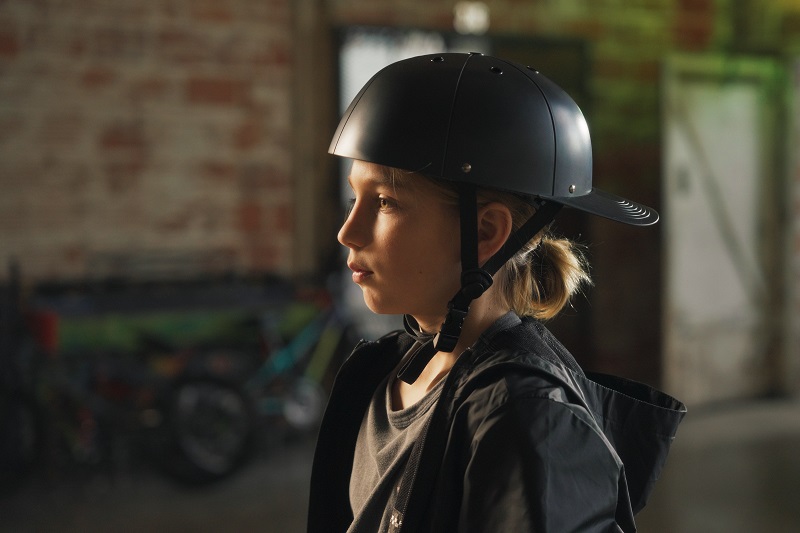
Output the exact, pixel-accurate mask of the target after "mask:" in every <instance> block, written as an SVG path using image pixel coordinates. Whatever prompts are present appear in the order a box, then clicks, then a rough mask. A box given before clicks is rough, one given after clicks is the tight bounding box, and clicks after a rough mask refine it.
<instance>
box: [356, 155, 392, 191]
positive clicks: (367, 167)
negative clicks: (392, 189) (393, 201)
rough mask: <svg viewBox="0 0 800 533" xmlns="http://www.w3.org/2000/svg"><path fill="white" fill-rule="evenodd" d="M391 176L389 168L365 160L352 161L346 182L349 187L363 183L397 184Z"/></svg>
mask: <svg viewBox="0 0 800 533" xmlns="http://www.w3.org/2000/svg"><path fill="white" fill-rule="evenodd" d="M395 181H396V180H394V179H393V177H392V172H391V169H389V168H387V167H382V166H380V165H376V164H374V163H367V162H365V161H358V160H355V161H353V166H352V167H351V168H350V174H349V175H348V176H347V183H349V184H350V186H351V187H354V186H356V185H357V184H361V183H365V184H372V185H397V184H396V183H394V182H395Z"/></svg>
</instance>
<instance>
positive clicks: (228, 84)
mask: <svg viewBox="0 0 800 533" xmlns="http://www.w3.org/2000/svg"><path fill="white" fill-rule="evenodd" d="M250 90H251V83H250V82H249V81H247V80H242V79H235V78H228V77H192V78H190V79H189V80H187V82H186V99H187V101H188V102H189V103H192V104H210V105H232V104H245V103H247V102H249V101H250Z"/></svg>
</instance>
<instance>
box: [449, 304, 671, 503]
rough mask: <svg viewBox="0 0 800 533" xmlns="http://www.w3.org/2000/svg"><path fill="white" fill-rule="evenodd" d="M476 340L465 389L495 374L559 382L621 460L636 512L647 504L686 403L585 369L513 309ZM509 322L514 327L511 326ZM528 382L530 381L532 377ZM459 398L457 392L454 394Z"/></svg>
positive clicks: (536, 324)
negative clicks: (599, 430)
mask: <svg viewBox="0 0 800 533" xmlns="http://www.w3.org/2000/svg"><path fill="white" fill-rule="evenodd" d="M510 315H511V316H509V315H506V317H504V318H503V319H501V322H502V321H505V326H506V327H505V328H503V324H502V323H501V324H499V326H500V327H499V328H497V329H499V331H487V333H486V334H484V336H483V337H482V338H481V340H479V341H478V343H477V344H476V346H475V350H474V352H473V353H472V354H471V355H470V357H471V358H472V364H471V365H470V366H471V371H470V372H468V373H467V374H464V375H463V376H462V377H461V379H460V382H459V384H458V386H459V388H461V389H462V393H461V395H463V391H464V390H467V389H469V388H470V387H474V386H476V385H477V384H478V383H481V382H486V381H489V380H491V379H493V376H495V375H508V374H509V373H512V374H513V373H522V374H524V375H526V376H528V378H530V376H534V377H535V376H538V377H540V378H541V384H542V386H549V387H553V385H554V384H555V385H556V386H557V387H558V389H560V393H563V394H564V397H565V400H566V401H569V402H571V403H576V404H579V405H581V406H582V407H584V408H585V409H586V410H587V411H588V412H589V413H590V414H591V415H592V416H593V418H594V419H595V421H596V422H597V425H598V426H599V428H600V429H601V430H602V432H603V434H604V435H605V436H606V438H607V439H608V441H609V442H610V444H611V445H612V446H613V448H614V450H615V451H616V452H617V454H618V456H619V458H620V459H621V461H622V463H623V465H624V469H625V476H626V478H627V484H628V492H629V497H630V500H631V508H632V511H633V513H634V514H636V513H638V512H639V511H640V510H641V509H642V508H644V507H645V505H646V503H647V499H648V497H649V495H650V492H651V491H652V489H653V485H654V484H655V482H656V481H657V480H658V478H659V476H660V474H661V471H662V469H663V467H664V464H665V462H666V458H667V454H668V453H669V448H670V446H671V444H672V441H673V440H674V438H675V434H676V432H677V429H678V425H679V424H680V422H681V420H682V419H683V417H684V416H685V415H686V407H685V406H684V404H682V403H681V402H680V401H678V400H676V399H675V398H673V397H671V396H669V395H667V394H665V393H663V392H661V391H658V390H656V389H655V388H652V387H650V386H648V385H645V384H642V383H639V382H635V381H632V380H628V379H625V378H620V377H617V376H611V375H606V374H600V373H593V372H586V373H584V372H583V371H582V370H581V368H580V366H579V365H578V364H577V362H576V361H575V359H574V358H573V357H572V355H571V354H570V353H569V351H568V350H567V349H566V348H565V347H564V346H563V345H562V344H561V343H560V342H559V341H558V340H557V339H556V338H555V337H554V336H553V334H552V333H550V331H549V330H547V328H545V327H544V326H543V325H542V324H541V323H540V322H538V321H536V320H534V319H530V318H523V319H520V318H518V317H516V315H514V314H513V313H511V314H510ZM509 323H511V324H513V325H509ZM527 383H530V379H528V381H527ZM456 395H457V396H458V395H459V393H457V394H456Z"/></svg>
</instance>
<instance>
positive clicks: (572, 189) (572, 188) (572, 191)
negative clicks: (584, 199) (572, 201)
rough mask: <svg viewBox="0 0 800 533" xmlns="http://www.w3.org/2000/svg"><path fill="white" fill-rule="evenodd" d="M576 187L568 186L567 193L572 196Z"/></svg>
mask: <svg viewBox="0 0 800 533" xmlns="http://www.w3.org/2000/svg"><path fill="white" fill-rule="evenodd" d="M575 189H576V187H575V186H574V185H570V186H569V193H570V194H572V193H574V192H575Z"/></svg>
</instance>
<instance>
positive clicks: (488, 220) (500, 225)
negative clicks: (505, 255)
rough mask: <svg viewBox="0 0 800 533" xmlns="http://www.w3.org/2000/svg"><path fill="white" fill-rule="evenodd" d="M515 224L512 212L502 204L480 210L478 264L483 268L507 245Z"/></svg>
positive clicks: (486, 206) (493, 204) (494, 203)
mask: <svg viewBox="0 0 800 533" xmlns="http://www.w3.org/2000/svg"><path fill="white" fill-rule="evenodd" d="M512 229H513V222H512V217H511V210H510V209H509V208H508V206H506V205H505V204H502V203H500V202H490V203H488V204H486V205H485V206H483V207H480V208H479V209H478V264H480V265H481V266H483V264H484V263H486V261H488V260H489V258H490V257H492V256H493V255H494V254H496V253H497V252H498V251H499V250H500V248H501V247H502V246H503V245H504V244H505V243H506V240H507V239H508V236H509V235H511V230H512Z"/></svg>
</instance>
